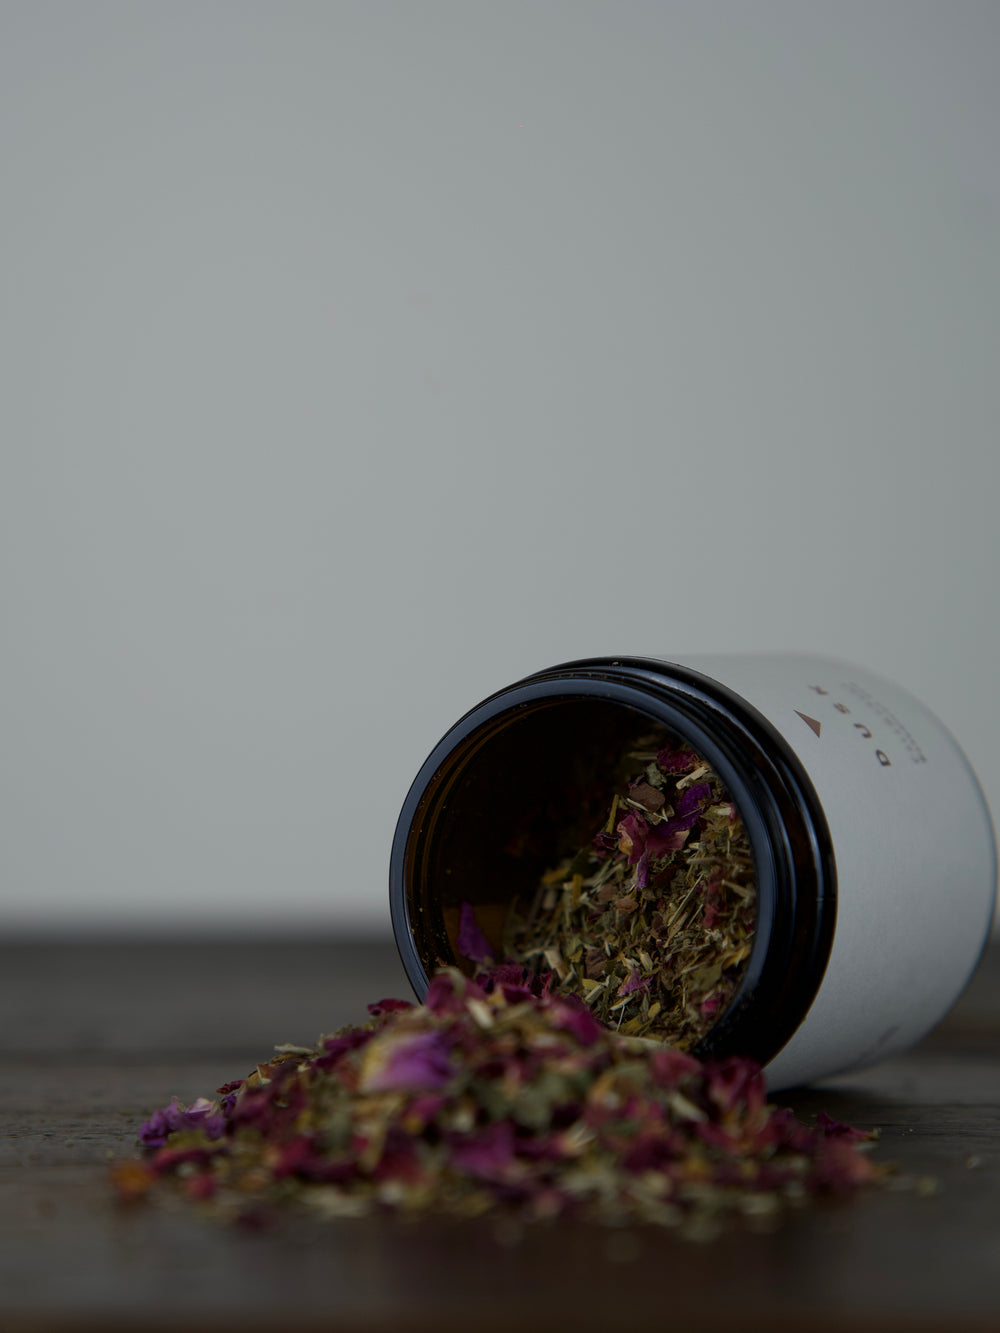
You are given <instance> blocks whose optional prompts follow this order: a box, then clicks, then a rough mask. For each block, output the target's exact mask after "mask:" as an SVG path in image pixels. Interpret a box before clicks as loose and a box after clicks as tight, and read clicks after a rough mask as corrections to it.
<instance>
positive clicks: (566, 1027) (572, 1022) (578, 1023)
mask: <svg viewBox="0 0 1000 1333" xmlns="http://www.w3.org/2000/svg"><path fill="white" fill-rule="evenodd" d="M549 1013H550V1015H551V1018H552V1025H553V1027H557V1028H561V1029H562V1030H563V1031H564V1032H569V1033H572V1035H573V1036H574V1037H575V1038H576V1039H577V1041H578V1042H579V1043H580V1045H581V1046H593V1044H594V1042H595V1041H597V1039H598V1038H599V1037H600V1035H601V1033H602V1032H603V1031H604V1028H603V1027H602V1026H601V1024H600V1023H599V1022H598V1021H597V1019H596V1018H595V1017H594V1015H593V1014H592V1013H591V1012H590V1010H589V1009H588V1008H587V1006H586V1005H585V1004H584V1002H583V1000H581V999H580V997H579V995H573V994H570V995H563V996H560V998H559V999H558V1000H556V1001H553V1002H552V1005H551V1007H550V1009H549Z"/></svg>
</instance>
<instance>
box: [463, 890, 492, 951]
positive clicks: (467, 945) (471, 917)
mask: <svg viewBox="0 0 1000 1333" xmlns="http://www.w3.org/2000/svg"><path fill="white" fill-rule="evenodd" d="M456 946H457V948H458V952H459V953H460V954H461V955H462V957H463V958H468V959H469V961H470V962H472V963H492V961H493V958H494V956H495V953H496V950H495V949H494V948H493V945H492V944H490V942H489V940H488V939H487V938H486V936H485V935H484V934H483V932H482V931H481V930H480V929H479V926H478V925H477V924H476V914H475V912H474V911H473V910H472V904H471V903H467V902H463V903H462V906H461V910H460V911H459V916H458V939H457V941H456Z"/></svg>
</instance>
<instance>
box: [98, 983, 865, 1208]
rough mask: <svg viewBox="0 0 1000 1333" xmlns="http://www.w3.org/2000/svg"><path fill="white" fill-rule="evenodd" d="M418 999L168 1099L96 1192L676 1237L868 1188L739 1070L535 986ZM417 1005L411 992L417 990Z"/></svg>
mask: <svg viewBox="0 0 1000 1333" xmlns="http://www.w3.org/2000/svg"><path fill="white" fill-rule="evenodd" d="M431 991H432V992H433V1003H427V1004H423V1005H411V1004H408V1003H404V1002H400V1003H390V1002H387V1001H380V1002H378V1003H377V1004H374V1005H372V1006H371V1009H372V1011H373V1016H372V1018H371V1019H370V1021H369V1022H368V1023H367V1024H366V1025H365V1026H364V1027H361V1028H346V1029H344V1030H343V1031H341V1032H339V1033H337V1034H335V1035H334V1036H332V1037H326V1038H322V1039H321V1040H320V1041H319V1043H318V1044H317V1045H316V1046H315V1047H314V1048H304V1047H282V1048H279V1049H278V1051H277V1053H276V1055H275V1056H274V1057H273V1058H272V1059H271V1060H269V1061H267V1062H266V1063H264V1064H261V1065H258V1066H257V1068H256V1069H254V1070H253V1071H252V1072H251V1073H250V1074H249V1075H248V1077H247V1078H245V1079H242V1080H235V1081H233V1082H231V1083H226V1084H224V1085H223V1088H222V1089H220V1093H219V1096H220V1100H218V1101H210V1100H208V1099H207V1098H199V1099H198V1100H197V1101H196V1102H194V1103H192V1104H191V1106H189V1107H187V1108H185V1107H182V1106H181V1105H180V1104H179V1103H178V1102H177V1100H176V1098H175V1099H174V1101H172V1102H171V1103H170V1105H169V1106H167V1107H164V1108H163V1109H162V1110H160V1111H158V1112H154V1114H153V1115H152V1116H151V1117H150V1119H149V1120H148V1121H147V1122H146V1124H145V1125H144V1126H143V1127H142V1131H141V1138H142V1142H143V1145H144V1152H145V1156H144V1158H143V1160H142V1161H136V1162H125V1163H119V1164H118V1165H117V1166H116V1167H115V1168H114V1170H113V1174H112V1179H113V1181H114V1184H115V1186H116V1188H117V1190H118V1193H119V1197H121V1198H122V1199H123V1200H125V1201H129V1202H134V1201H136V1200H138V1199H141V1198H144V1197H148V1196H149V1195H150V1194H151V1193H152V1192H153V1191H154V1189H155V1188H156V1187H158V1186H160V1185H161V1184H163V1183H167V1182H173V1183H174V1184H175V1185H176V1187H177V1188H178V1189H179V1190H180V1191H181V1193H182V1194H183V1195H184V1196H185V1197H187V1198H188V1199H190V1200H192V1201H193V1202H196V1203H197V1204H198V1205H199V1206H200V1207H202V1208H207V1209H211V1210H213V1211H215V1212H216V1213H218V1214H220V1215H221V1216H224V1217H230V1218H233V1219H235V1220H240V1221H245V1222H247V1223H248V1224H251V1223H252V1224H259V1223H260V1222H261V1221H262V1219H264V1218H265V1217H266V1216H267V1214H268V1211H269V1210H271V1211H273V1210H274V1209H276V1208H278V1207H279V1206H286V1205H297V1206H300V1207H305V1208H312V1209H314V1210H315V1211H316V1213H317V1214H318V1215H319V1216H324V1217H326V1216H337V1217H344V1216H357V1215H359V1214H361V1213H365V1212H371V1211H374V1210H388V1211H401V1212H404V1213H417V1212H425V1211H430V1210H433V1211H441V1212H449V1213H457V1214H459V1215H461V1216H470V1217H471V1216H477V1215H479V1214H480V1213H482V1212H483V1211H484V1210H486V1209H490V1208H498V1209H504V1210H507V1211H508V1212H513V1213H514V1214H515V1215H516V1216H518V1217H520V1218H524V1219H526V1220H530V1219H533V1218H551V1217H555V1216H567V1217H577V1218H581V1219H592V1220H595V1221H600V1222H610V1223H619V1222H622V1221H630V1220H631V1221H641V1222H649V1223H658V1224H662V1225H670V1226H674V1225H678V1224H680V1225H683V1226H689V1227H691V1228H693V1229H694V1230H695V1231H696V1232H698V1233H699V1234H701V1233H703V1231H704V1228H705V1226H706V1225H709V1224H714V1222H715V1221H716V1220H717V1219H718V1218H721V1217H724V1216H726V1215H728V1214H733V1213H739V1212H746V1211H752V1210H753V1209H755V1208H767V1209H768V1210H773V1209H774V1208H777V1207H779V1206H780V1205H781V1203H782V1202H783V1201H784V1200H785V1199H786V1198H789V1199H798V1198H799V1197H800V1196H801V1195H802V1193H803V1192H805V1193H807V1194H808V1193H818V1192H821V1191H823V1192H836V1193H840V1192H845V1191H850V1190H853V1189H855V1188H856V1187H858V1186H860V1185H864V1184H867V1183H869V1182H871V1181H875V1180H878V1179H879V1178H880V1177H881V1175H882V1174H883V1170H882V1168H879V1167H877V1166H876V1165H874V1164H873V1163H872V1162H871V1161H870V1160H869V1159H868V1158H867V1157H866V1156H864V1154H863V1153H862V1152H861V1151H860V1148H859V1145H858V1144H857V1143H856V1142H855V1140H856V1139H860V1138H864V1137H867V1136H865V1135H864V1134H863V1133H862V1132H861V1131H858V1130H851V1129H849V1128H848V1127H846V1126H842V1125H839V1124H838V1122H836V1121H833V1120H831V1119H829V1117H821V1119H820V1121H819V1123H818V1125H817V1127H816V1128H810V1127H809V1126H807V1125H804V1124H802V1123H801V1122H799V1121H797V1120H796V1119H795V1117H794V1116H792V1114H791V1112H789V1111H783V1110H778V1109H776V1108H775V1107H772V1106H768V1105H767V1102H766V1097H765V1091H764V1082H763V1078H762V1076H761V1073H760V1070H759V1068H758V1067H757V1066H756V1065H754V1064H753V1063H752V1062H751V1061H749V1060H739V1059H733V1060H727V1061H721V1062H716V1063H709V1064H702V1063H701V1062H699V1061H698V1060H696V1059H695V1058H694V1057H693V1056H691V1055H689V1054H686V1053H684V1052H682V1051H679V1050H676V1049H673V1048H670V1047H667V1046H662V1045H659V1044H656V1043H653V1042H648V1041H636V1040H635V1039H632V1038H627V1037H621V1036H619V1035H617V1034H616V1033H615V1032H613V1031H611V1030H609V1029H608V1028H606V1027H604V1026H602V1025H601V1024H600V1023H598V1022H597V1020H596V1019H595V1018H594V1016H593V1014H592V1013H591V1012H590V1010H589V1008H588V1007H587V1006H586V1005H585V1004H584V1002H583V1001H582V1000H580V999H579V998H576V997H574V996H572V995H560V994H557V993H554V992H553V989H552V977H551V976H543V975H532V974H529V973H527V972H525V971H524V970H523V969H520V968H516V967H512V966H511V965H510V964H507V965H503V966H500V967H497V968H494V969H491V970H489V971H484V972H483V973H482V974H481V975H480V977H479V978H478V979H477V980H475V981H473V980H470V979H469V978H468V977H465V976H463V975H462V974H461V973H460V972H459V971H458V970H457V969H455V968H448V969H444V970H442V971H440V972H438V973H437V974H436V975H435V976H434V978H433V979H432V982H431ZM429 999H430V996H429Z"/></svg>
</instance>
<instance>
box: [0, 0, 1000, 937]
mask: <svg viewBox="0 0 1000 1333" xmlns="http://www.w3.org/2000/svg"><path fill="white" fill-rule="evenodd" d="M998 51H1000V5H997V4H996V3H971V2H968V0H964V2H963V0H959V2H956V0H949V2H948V3H943V0H942V2H941V3H935V4H927V3H921V2H920V0H905V2H899V3H897V2H894V0H864V3H854V2H852V0H837V3H826V4H812V3H800V2H798V0H796V2H795V3H772V2H769V0H768V2H765V0H760V2H758V3H753V4H750V3H743V2H742V0H741V2H740V3H703V2H702V0H692V2H691V3H684V4H680V3H627V2H625V3H623V2H621V0H617V2H615V3H611V2H610V0H609V2H608V3H590V2H585V0H577V2H575V3H556V2H554V0H534V2H532V3H520V2H518V0H493V2H492V3H486V4H484V3H478V2H476V0H461V2H460V3H444V2H443V0H425V2H424V3H416V2H409V3H379V2H378V0H366V2H365V3H346V2H343V3H342V2H340V0H331V2H330V3H304V2H302V0H292V2H289V0H283V2H282V3H277V0H275V2H274V3H269V4H261V3H251V2H249V0H248V2H246V3H228V2H225V0H204V2H200V3H190V2H189V0H169V3H166V2H165V0H164V2H163V3H158V4H152V3H148V2H146V0H133V2H130V3H110V2H108V0H88V3H85V4H81V3H75V0H74V2H73V3H53V2H52V0H24V2H23V3H10V2H9V0H7V2H6V3H2V4H0V190H2V206H0V386H2V393H0V615H2V619H0V633H2V657H0V663H2V664H0V680H2V688H0V784H2V786H0V848H2V867H0V870H2V886H0V926H2V927H3V929H4V930H5V931H8V932H13V931H17V930H19V929H35V928H40V927H52V926H59V927H67V928H91V929H106V928H109V927H121V928H125V929H134V928H136V927H139V926H148V927H171V928H174V929H187V928H191V927H201V928H206V929H208V928H211V929H229V928H233V929H247V928H261V929H269V928H272V927H274V926H275V925H278V924H284V925H288V926H292V927H313V926H315V927H320V928H322V927H331V928H344V929H347V928H358V927H362V926H373V925H384V924H385V922H386V920H387V905H386V893H385V881H386V867H387V859H388V851H389V844H390V840H391V835H392V829H393V826H394V823H395V819H396V815H397V812H398V809H399V806H400V804H401V802H402V800H403V797H404V795H405V792H406V789H407V787H408V785H409V783H410V781H411V779H412V777H413V776H414V774H415V773H416V771H417V769H418V767H419V765H420V763H421V762H422V760H423V758H424V757H425V755H426V753H427V752H428V751H429V749H430V748H431V747H432V746H433V744H434V743H435V742H436V741H437V739H438V738H439V736H440V735H441V733H442V732H443V731H444V730H446V728H447V727H448V726H449V725H450V724H451V723H452V722H453V721H454V720H455V719H456V718H457V717H458V716H459V715H460V714H461V713H462V712H463V711H464V710H465V709H466V708H468V707H470V706H471V705H472V704H474V703H476V702H477V701H478V700H479V699H480V698H482V697H483V696H484V695H486V694H487V693H489V692H490V691H492V690H494V689H496V688H499V687H500V686H502V685H504V684H507V683H508V682H510V681H512V680H514V679H515V678H517V677H518V676H519V675H521V674H524V673H525V672H527V671H530V670H532V669H535V668H538V667H542V666H546V665H550V664H551V663H553V662H556V661H559V660H562V659H566V658H570V657H574V656H580V655H586V654H593V653H602V652H633V653H642V652H648V653H654V654H659V655H662V656H667V657H669V656H682V655H683V653H684V651H685V650H688V651H718V650H741V649H755V648H769V647H778V648H803V649H807V650H813V651H818V652H833V653H835V654H837V655H839V656H842V657H846V658H848V659H853V660H856V661H859V662H862V663H865V664H867V665H870V666H872V667H874V668H876V669H878V670H880V671H882V672H883V673H884V674H886V675H888V676H890V677H892V678H895V679H897V680H899V681H900V682H901V683H903V684H905V685H907V686H908V687H909V688H911V689H912V690H913V691H915V692H916V693H917V694H918V695H919V696H921V697H922V698H923V699H924V700H925V701H926V702H927V703H928V704H929V705H930V706H931V707H933V708H934V709H935V710H936V711H937V712H938V713H939V714H940V715H941V716H942V717H943V718H944V720H945V721H946V722H947V723H948V724H949V725H950V726H951V727H952V728H953V730H954V731H955V732H956V734H957V735H958V737H959V738H960V740H961V741H962V742H963V744H964V745H965V747H966V749H967V751H968V753H969V755H970V757H971V758H972V760H973V762H974V764H975V765H976V767H977V768H978V770H979V772H980V775H981V777H982V780H983V782H984V785H985V787H986V789H987V793H988V795H989V796H990V798H991V801H992V804H993V806H994V809H997V808H1000V721H998V717H997V710H996V705H995V692H994V680H995V665H994V664H995V661H996V657H997V648H998V630H997V597H996V578H997V573H998V565H1000V562H998V546H997V536H996V521H997V520H996V511H997V501H996V488H997V478H998V469H997V421H998V417H1000V412H998V409H1000V248H998V224H1000V154H998V151H997V145H998V143H1000V80H998V78H997V53H998ZM929 818H931V819H932V818H933V812H930V814H929Z"/></svg>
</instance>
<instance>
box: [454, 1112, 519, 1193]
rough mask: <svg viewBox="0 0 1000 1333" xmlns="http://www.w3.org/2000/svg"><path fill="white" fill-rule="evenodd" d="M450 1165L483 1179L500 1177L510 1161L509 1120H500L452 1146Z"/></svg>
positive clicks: (511, 1157)
mask: <svg viewBox="0 0 1000 1333" xmlns="http://www.w3.org/2000/svg"><path fill="white" fill-rule="evenodd" d="M451 1160H452V1165H453V1166H456V1167H457V1168H458V1169H459V1170H460V1171H466V1172H468V1174H469V1175H472V1176H482V1177H484V1178H485V1179H487V1180H490V1179H493V1178H495V1177H496V1176H502V1175H503V1174H504V1172H505V1171H506V1170H507V1168H508V1167H509V1166H510V1164H511V1162H512V1161H513V1160H514V1128H513V1126H512V1125H511V1123H510V1121H509V1120H500V1121H498V1122H497V1123H496V1124H495V1125H489V1126H487V1128H486V1129H483V1130H480V1131H479V1133H477V1134H470V1135H468V1136H467V1137H466V1138H464V1139H461V1140H459V1141H458V1142H456V1143H455V1144H454V1145H453V1146H452V1150H451Z"/></svg>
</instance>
